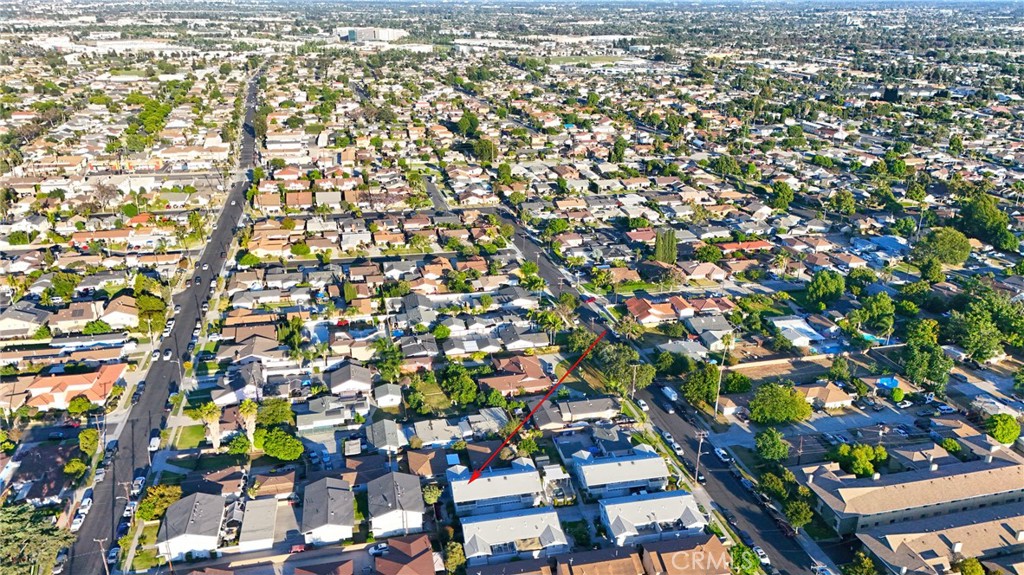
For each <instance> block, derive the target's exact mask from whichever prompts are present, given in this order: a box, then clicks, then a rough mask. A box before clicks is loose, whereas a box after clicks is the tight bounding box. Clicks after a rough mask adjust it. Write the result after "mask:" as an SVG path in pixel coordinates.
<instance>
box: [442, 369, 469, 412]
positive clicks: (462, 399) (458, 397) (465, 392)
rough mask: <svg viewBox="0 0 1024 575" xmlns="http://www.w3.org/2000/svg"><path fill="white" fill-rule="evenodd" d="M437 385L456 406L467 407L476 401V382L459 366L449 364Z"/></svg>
mask: <svg viewBox="0 0 1024 575" xmlns="http://www.w3.org/2000/svg"><path fill="white" fill-rule="evenodd" d="M439 385H440V386H441V389H442V390H443V391H444V392H445V394H447V395H448V398H449V399H451V400H452V402H454V403H456V404H458V405H469V404H471V403H473V402H474V401H476V396H477V385H476V382H475V381H473V378H472V377H470V375H469V372H468V371H467V370H466V368H465V367H464V366H463V365H461V364H458V363H452V364H449V365H448V367H447V368H445V370H444V374H443V375H442V376H441V380H440V381H439Z"/></svg>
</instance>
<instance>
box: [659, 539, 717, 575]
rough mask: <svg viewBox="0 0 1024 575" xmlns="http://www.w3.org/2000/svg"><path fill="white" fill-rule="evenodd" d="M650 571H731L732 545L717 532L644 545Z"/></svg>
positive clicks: (713, 574)
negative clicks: (729, 546)
mask: <svg viewBox="0 0 1024 575" xmlns="http://www.w3.org/2000/svg"><path fill="white" fill-rule="evenodd" d="M640 551H641V553H642V558H641V561H642V562H643V565H644V572H645V573H646V574H647V575H730V574H731V573H732V569H731V565H732V556H731V555H730V554H729V548H728V547H726V546H725V545H723V544H722V542H721V541H720V540H719V539H718V537H717V536H716V535H714V534H707V535H705V534H699V535H693V536H689V537H681V538H679V539H670V540H667V541H653V542H647V543H643V544H641V545H640Z"/></svg>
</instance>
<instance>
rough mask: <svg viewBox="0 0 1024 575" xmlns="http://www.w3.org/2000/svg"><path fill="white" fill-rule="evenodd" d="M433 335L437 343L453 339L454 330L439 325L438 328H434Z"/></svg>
mask: <svg viewBox="0 0 1024 575" xmlns="http://www.w3.org/2000/svg"><path fill="white" fill-rule="evenodd" d="M432 333H433V334H434V339H436V340H437V341H444V340H446V339H448V338H449V337H451V335H452V330H451V328H450V327H448V326H446V325H444V324H437V325H436V326H434V330H433V332H432Z"/></svg>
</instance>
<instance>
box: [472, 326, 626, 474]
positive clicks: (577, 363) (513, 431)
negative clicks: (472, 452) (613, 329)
mask: <svg viewBox="0 0 1024 575" xmlns="http://www.w3.org/2000/svg"><path fill="white" fill-rule="evenodd" d="M607 333H608V330H604V331H602V332H601V335H599V336H597V339H595V340H594V343H592V344H590V347H588V348H587V351H584V352H583V355H581V356H580V358H579V359H577V360H576V363H574V364H572V367H570V368H569V371H567V372H565V374H564V375H562V377H560V378H559V379H558V381H556V382H555V385H552V386H551V389H549V390H548V392H547V393H545V394H544V399H541V400H540V401H538V402H537V405H535V406H533V409H531V410H530V413H528V414H526V417H524V418H523V419H522V421H520V422H519V425H517V426H516V428H515V429H513V430H512V433H510V434H509V436H508V437H506V438H505V441H502V442H501V445H499V446H498V448H497V449H495V450H494V451H493V452H492V453H491V455H490V457H488V458H487V461H485V462H484V464H483V465H481V466H480V469H477V470H476V471H474V472H473V475H471V476H470V478H469V482H470V483H473V482H474V481H476V480H477V479H479V478H480V474H481V473H483V471H484V469H487V466H488V465H490V464H491V462H492V461H494V458H495V457H496V456H497V455H498V454H499V453H501V450H502V449H505V446H506V445H508V442H509V441H511V440H512V437H513V436H515V434H517V433H519V430H520V429H522V428H523V425H524V424H525V423H526V422H527V421H528V420H529V419H530V418H531V417H533V414H534V413H537V410H538V409H540V406H542V405H544V402H546V401H547V400H548V399H549V398H550V397H551V395H552V394H553V393H555V391H557V390H558V386H560V385H562V382H563V381H565V378H567V377H569V374H571V373H572V372H574V371H576V368H577V367H579V365H580V363H581V362H582V361H583V359H584V358H585V357H587V356H588V355H590V352H591V351H594V348H595V347H596V346H597V342H599V341H601V340H602V339H604V336H605V334H607Z"/></svg>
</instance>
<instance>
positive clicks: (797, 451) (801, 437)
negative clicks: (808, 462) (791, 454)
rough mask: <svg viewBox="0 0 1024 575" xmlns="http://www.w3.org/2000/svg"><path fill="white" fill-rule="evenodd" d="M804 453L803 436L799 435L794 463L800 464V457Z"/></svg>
mask: <svg viewBox="0 0 1024 575" xmlns="http://www.w3.org/2000/svg"><path fill="white" fill-rule="evenodd" d="M803 455H804V436H803V435H801V436H800V445H799V446H798V447H797V448H796V464H797V465H800V458H801V457H803Z"/></svg>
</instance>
